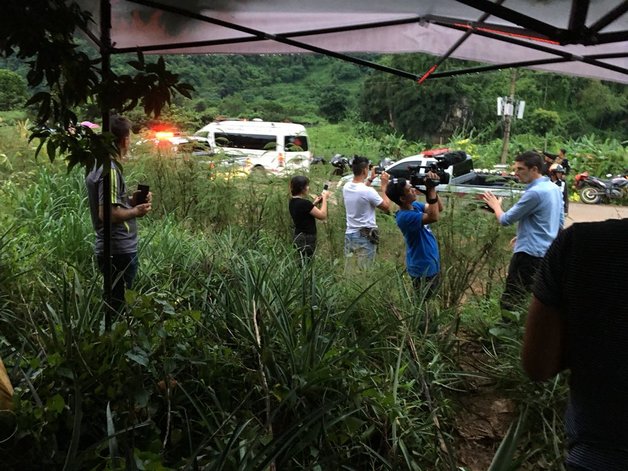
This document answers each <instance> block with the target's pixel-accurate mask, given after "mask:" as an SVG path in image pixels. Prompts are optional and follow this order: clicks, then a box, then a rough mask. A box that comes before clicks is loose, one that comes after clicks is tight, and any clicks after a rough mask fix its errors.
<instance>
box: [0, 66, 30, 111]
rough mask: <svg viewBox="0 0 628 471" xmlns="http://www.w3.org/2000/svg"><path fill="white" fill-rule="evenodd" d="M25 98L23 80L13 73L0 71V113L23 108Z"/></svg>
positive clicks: (26, 95) (26, 93)
mask: <svg viewBox="0 0 628 471" xmlns="http://www.w3.org/2000/svg"><path fill="white" fill-rule="evenodd" d="M27 97H28V91H27V89H26V82H25V81H24V79H23V78H22V77H20V76H19V75H18V74H16V73H15V72H12V71H10V70H6V69H0V111H10V110H13V109H15V108H21V107H23V106H24V102H26V99H27Z"/></svg>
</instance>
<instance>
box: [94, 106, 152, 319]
mask: <svg viewBox="0 0 628 471" xmlns="http://www.w3.org/2000/svg"><path fill="white" fill-rule="evenodd" d="M111 133H112V134H113V135H114V136H115V139H116V146H117V148H118V152H119V154H118V155H117V156H115V159H116V160H122V159H124V158H125V156H126V154H127V152H128V150H129V142H130V133H131V122H130V121H129V120H128V119H127V118H124V117H121V116H114V117H112V119H111ZM102 173H103V168H102V166H94V168H93V169H92V170H91V171H90V172H89V173H88V174H87V176H86V177H85V186H86V187H87V197H88V200H89V209H90V213H91V217H92V224H93V226H94V230H95V231H96V243H95V245H94V252H95V253H96V259H97V260H98V266H99V268H100V270H101V271H103V270H104V265H105V259H104V254H103V249H104V225H103V204H104V199H105V195H104V192H103V176H102ZM108 197H109V198H110V200H111V277H112V278H111V279H112V287H111V304H112V306H111V307H112V308H113V309H114V310H115V311H119V310H120V309H121V308H122V307H123V306H124V291H125V286H126V288H131V286H132V284H133V279H134V278H135V274H136V273H137V263H138V262H137V224H136V218H138V217H143V216H145V215H146V214H147V213H148V212H149V211H150V210H151V199H152V194H151V193H148V195H147V199H146V202H143V203H141V204H138V203H139V202H138V201H137V199H138V198H139V192H134V193H133V195H132V196H131V197H130V198H129V197H128V196H127V188H126V182H125V180H124V176H123V175H122V173H121V171H120V168H119V167H118V166H117V165H116V163H115V162H113V161H112V162H111V192H110V194H109V195H108Z"/></svg>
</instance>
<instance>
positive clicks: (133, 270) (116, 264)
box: [96, 253, 137, 312]
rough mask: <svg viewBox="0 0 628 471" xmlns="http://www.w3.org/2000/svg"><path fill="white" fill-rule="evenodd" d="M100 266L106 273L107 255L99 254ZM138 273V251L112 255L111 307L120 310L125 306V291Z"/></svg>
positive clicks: (97, 257) (131, 284)
mask: <svg viewBox="0 0 628 471" xmlns="http://www.w3.org/2000/svg"><path fill="white" fill-rule="evenodd" d="M96 259H97V260H98V268H100V271H101V273H103V275H104V271H105V257H103V256H102V255H97V256H96ZM136 274H137V253H129V254H116V255H112V256H111V307H112V308H113V309H114V310H115V311H116V312H120V309H122V307H123V306H124V291H125V287H126V289H131V287H132V286H133V280H134V279H135V275H136Z"/></svg>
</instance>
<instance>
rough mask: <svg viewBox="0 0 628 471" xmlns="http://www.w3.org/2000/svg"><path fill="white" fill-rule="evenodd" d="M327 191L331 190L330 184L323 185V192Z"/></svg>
mask: <svg viewBox="0 0 628 471" xmlns="http://www.w3.org/2000/svg"><path fill="white" fill-rule="evenodd" d="M327 190H329V182H325V184H324V185H323V191H327Z"/></svg>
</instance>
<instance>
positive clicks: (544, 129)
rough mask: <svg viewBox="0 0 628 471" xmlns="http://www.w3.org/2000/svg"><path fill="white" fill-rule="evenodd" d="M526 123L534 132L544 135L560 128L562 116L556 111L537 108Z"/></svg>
mask: <svg viewBox="0 0 628 471" xmlns="http://www.w3.org/2000/svg"><path fill="white" fill-rule="evenodd" d="M526 124H527V128H528V129H529V130H530V132H531V133H532V134H539V135H541V136H542V135H545V134H547V133H552V132H554V131H556V130H557V129H558V127H559V126H560V116H559V114H558V113H557V112H556V111H549V110H544V109H542V108H537V109H535V110H534V111H532V112H531V113H530V115H529V117H528V120H527V121H526Z"/></svg>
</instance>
